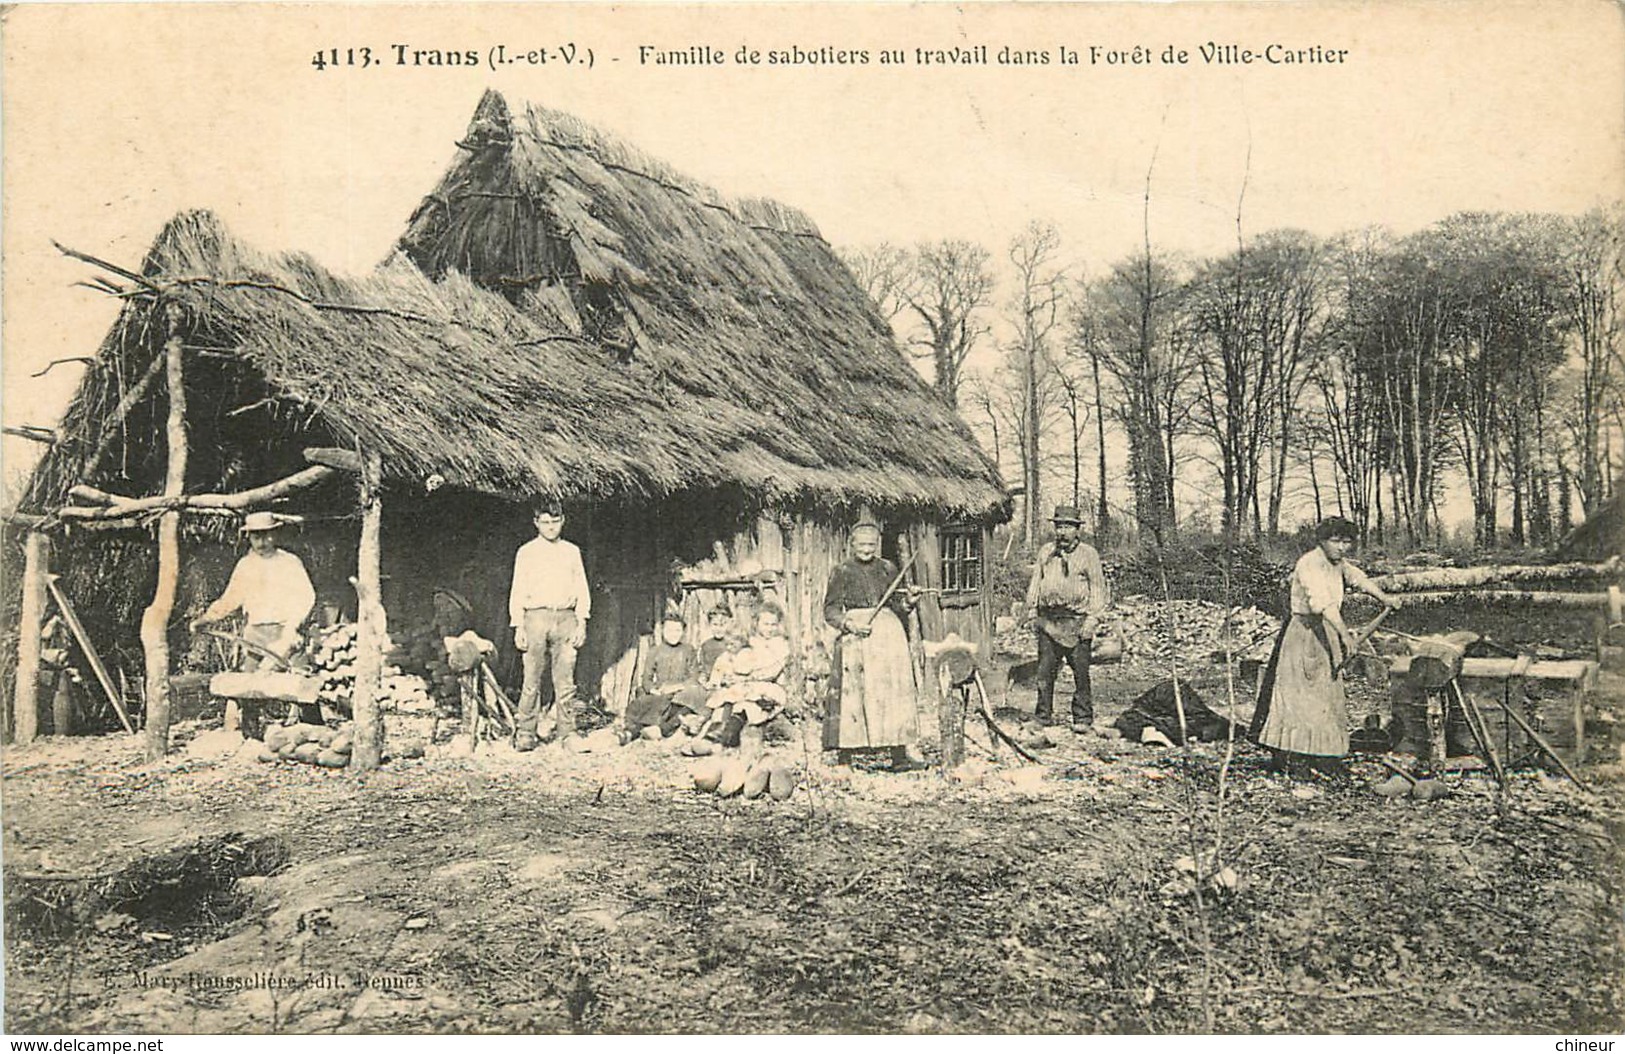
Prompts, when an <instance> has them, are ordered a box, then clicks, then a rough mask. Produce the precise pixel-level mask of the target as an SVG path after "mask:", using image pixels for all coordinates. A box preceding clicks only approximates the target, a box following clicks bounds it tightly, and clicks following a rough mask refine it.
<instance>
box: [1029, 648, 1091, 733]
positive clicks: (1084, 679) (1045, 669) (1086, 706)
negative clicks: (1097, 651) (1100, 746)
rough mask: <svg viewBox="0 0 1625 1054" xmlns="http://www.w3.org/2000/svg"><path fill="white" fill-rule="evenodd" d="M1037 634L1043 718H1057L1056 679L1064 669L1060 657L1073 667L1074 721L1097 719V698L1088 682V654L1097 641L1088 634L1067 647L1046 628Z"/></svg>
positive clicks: (1040, 704)
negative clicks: (1075, 643)
mask: <svg viewBox="0 0 1625 1054" xmlns="http://www.w3.org/2000/svg"><path fill="white" fill-rule="evenodd" d="M1037 634H1038V710H1037V712H1036V716H1037V717H1038V719H1039V720H1040V721H1045V722H1048V721H1052V720H1054V717H1055V678H1056V676H1057V675H1058V674H1059V673H1060V672H1061V660H1062V659H1063V658H1064V659H1065V660H1066V664H1067V665H1068V666H1070V667H1072V683H1073V684H1074V686H1075V687H1074V689H1073V692H1072V722H1073V724H1078V723H1080V722H1081V723H1083V724H1089V723H1091V722H1093V721H1094V719H1095V701H1094V695H1093V692H1092V691H1091V689H1090V684H1089V656H1090V653H1091V652H1092V651H1093V650H1094V644H1095V642H1094V641H1093V640H1091V639H1089V638H1088V637H1084V638H1082V639H1081V640H1079V641H1078V643H1077V645H1076V646H1074V647H1072V648H1068V647H1067V646H1066V645H1064V644H1062V643H1060V642H1059V641H1057V640H1056V639H1055V638H1053V637H1051V636H1050V635H1049V634H1048V633H1045V632H1044V631H1043V630H1041V629H1040V630H1037Z"/></svg>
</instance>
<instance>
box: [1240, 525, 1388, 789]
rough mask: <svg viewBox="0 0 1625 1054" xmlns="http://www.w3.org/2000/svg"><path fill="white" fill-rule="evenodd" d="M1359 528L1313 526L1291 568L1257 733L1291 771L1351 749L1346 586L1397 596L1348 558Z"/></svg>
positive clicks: (1330, 761) (1383, 597) (1331, 761)
mask: <svg viewBox="0 0 1625 1054" xmlns="http://www.w3.org/2000/svg"><path fill="white" fill-rule="evenodd" d="M1357 535H1358V529H1357V528H1356V527H1355V526H1354V524H1353V523H1350V522H1349V521H1348V520H1345V519H1343V518H1342V517H1339V516H1333V517H1329V518H1328V519H1326V520H1324V521H1322V522H1321V524H1320V526H1319V527H1318V528H1316V530H1315V538H1316V542H1317V544H1316V546H1315V548H1313V549H1311V550H1309V551H1308V552H1307V553H1304V554H1303V556H1301V557H1299V559H1298V563H1297V565H1296V566H1295V567H1293V569H1292V611H1291V614H1290V615H1289V617H1288V618H1287V621H1286V622H1285V623H1284V624H1283V625H1282V627H1281V634H1280V636H1279V637H1277V638H1276V641H1275V650H1274V652H1273V653H1271V655H1270V661H1269V665H1268V666H1267V667H1266V668H1265V671H1264V678H1263V680H1262V681H1261V682H1260V684H1259V688H1258V709H1257V710H1256V711H1255V712H1254V714H1253V723H1252V729H1251V731H1252V736H1253V738H1254V739H1255V740H1256V741H1257V742H1258V744H1259V745H1260V746H1264V747H1267V748H1269V749H1270V750H1271V751H1273V752H1274V754H1275V759H1276V764H1277V766H1278V767H1280V768H1284V769H1286V770H1288V771H1292V772H1302V771H1304V770H1306V769H1310V768H1321V769H1326V768H1335V766H1336V764H1337V760H1338V759H1340V758H1342V757H1343V756H1344V755H1346V754H1347V753H1348V749H1349V728H1348V700H1347V698H1346V696H1345V694H1344V691H1343V679H1342V673H1341V670H1340V669H1339V667H1341V666H1342V664H1343V659H1344V657H1345V656H1347V655H1348V654H1350V653H1351V652H1352V651H1353V649H1354V647H1355V641H1354V634H1353V633H1352V631H1350V630H1349V628H1348V625H1347V624H1346V623H1344V621H1343V596H1344V593H1345V590H1346V589H1347V588H1349V587H1352V588H1354V589H1358V590H1360V591H1361V592H1363V593H1368V594H1370V595H1371V596H1373V597H1376V598H1377V599H1378V600H1380V601H1382V602H1383V603H1384V604H1387V605H1389V606H1390V607H1397V606H1398V603H1399V602H1398V601H1397V600H1395V599H1394V598H1393V597H1391V596H1389V595H1388V594H1387V593H1386V592H1384V591H1383V590H1382V587H1380V586H1378V585H1377V584H1376V583H1375V582H1373V581H1372V580H1371V579H1370V578H1368V577H1366V574H1365V572H1364V571H1361V570H1360V569H1359V568H1358V567H1356V566H1355V565H1354V564H1353V563H1352V562H1350V561H1349V559H1348V554H1349V553H1350V552H1352V551H1353V549H1354V546H1355V539H1356V536H1357Z"/></svg>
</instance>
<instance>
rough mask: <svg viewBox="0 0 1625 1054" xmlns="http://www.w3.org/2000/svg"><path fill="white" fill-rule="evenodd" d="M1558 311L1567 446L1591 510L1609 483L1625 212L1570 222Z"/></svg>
mask: <svg viewBox="0 0 1625 1054" xmlns="http://www.w3.org/2000/svg"><path fill="white" fill-rule="evenodd" d="M1563 259H1564V268H1563V280H1564V289H1563V298H1562V310H1563V313H1564V315H1565V317H1566V321H1567V323H1568V327H1569V329H1570V331H1571V332H1572V333H1573V334H1574V341H1575V353H1576V356H1577V358H1578V362H1577V363H1576V364H1575V369H1574V373H1575V377H1574V379H1573V381H1572V384H1571V386H1572V390H1573V410H1574V412H1573V413H1571V414H1570V415H1569V417H1568V422H1569V429H1570V437H1569V438H1570V447H1571V450H1572V457H1573V459H1574V462H1575V464H1576V466H1577V468H1576V470H1575V471H1574V474H1573V484H1574V486H1575V489H1576V490H1578V492H1579V499H1580V506H1581V508H1582V509H1584V511H1585V514H1586V515H1587V516H1590V515H1592V514H1594V513H1595V512H1596V511H1597V509H1598V508H1600V507H1601V505H1602V503H1603V501H1604V500H1605V495H1606V492H1607V488H1608V486H1609V484H1610V482H1611V480H1609V478H1608V473H1607V472H1605V471H1604V469H1603V465H1604V462H1605V461H1606V460H1607V451H1608V447H1609V443H1608V438H1607V436H1606V432H1605V423H1606V422H1607V421H1608V420H1609V418H1610V417H1613V418H1614V419H1615V420H1616V421H1617V420H1618V418H1619V415H1620V409H1619V407H1620V402H1621V394H1620V390H1621V387H1622V385H1625V347H1622V343H1621V340H1620V332H1621V322H1622V319H1621V310H1620V308H1621V285H1622V279H1625V212H1622V210H1621V209H1620V207H1618V206H1616V207H1614V208H1610V209H1593V210H1592V211H1590V212H1588V213H1586V214H1585V215H1583V216H1580V217H1578V218H1577V219H1574V220H1572V221H1570V223H1569V225H1568V230H1567V232H1566V238H1565V245H1564V250H1563Z"/></svg>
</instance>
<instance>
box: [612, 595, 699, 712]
mask: <svg viewBox="0 0 1625 1054" xmlns="http://www.w3.org/2000/svg"><path fill="white" fill-rule="evenodd" d="M704 707H705V689H704V687H702V686H701V684H700V670H699V656H698V655H697V654H695V651H694V646H693V645H692V644H689V643H688V642H687V641H685V640H683V614H682V612H681V611H680V610H678V609H677V607H676V606H675V605H672V606H670V607H668V608H667V609H666V615H665V618H664V619H662V620H661V623H660V640H658V641H656V642H655V646H654V650H653V651H651V652H650V653H649V661H648V665H647V666H645V667H644V673H643V680H642V682H641V683H640V684H639V686H638V694H637V695H636V696H635V697H634V698H633V699H632V701H631V702H629V703H628V704H627V706H626V731H627V732H628V733H629V734H631V735H633V736H639V735H642V736H647V737H650V738H652V737H653V733H651V732H648V731H646V730H647V729H656V730H658V732H659V734H660V735H661V736H669V735H671V734H672V732H674V731H676V729H677V727H678V726H679V725H680V724H681V722H682V719H683V715H684V714H689V713H695V712H697V711H698V710H701V709H704Z"/></svg>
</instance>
